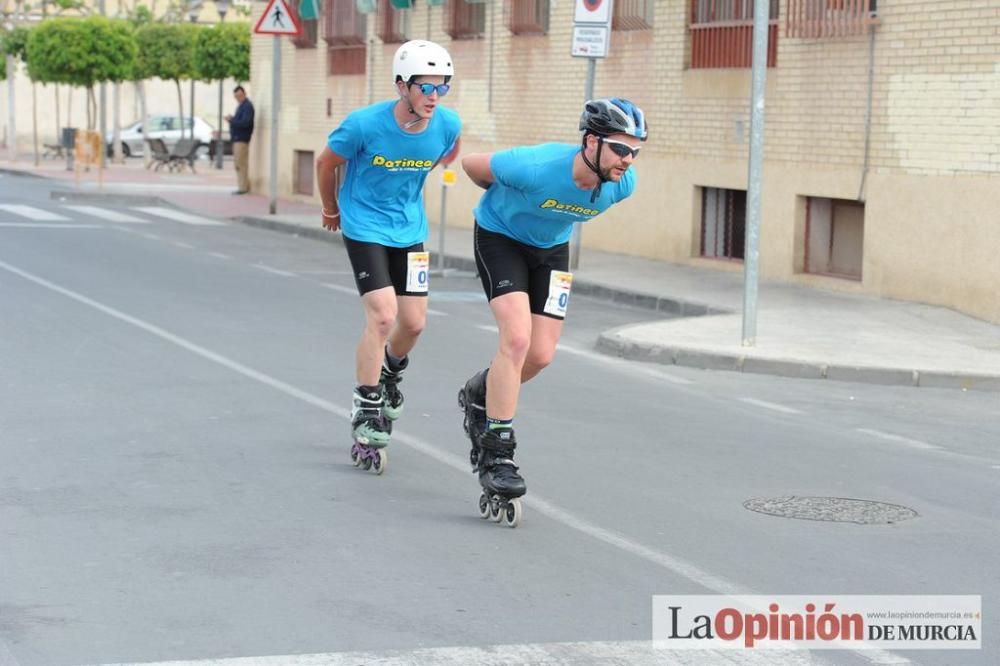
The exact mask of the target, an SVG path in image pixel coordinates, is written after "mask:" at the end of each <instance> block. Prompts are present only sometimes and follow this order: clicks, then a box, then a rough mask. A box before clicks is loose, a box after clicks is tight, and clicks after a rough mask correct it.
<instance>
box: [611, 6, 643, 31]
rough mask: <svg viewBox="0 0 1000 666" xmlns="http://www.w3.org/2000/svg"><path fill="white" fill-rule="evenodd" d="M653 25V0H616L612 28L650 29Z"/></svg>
mask: <svg viewBox="0 0 1000 666" xmlns="http://www.w3.org/2000/svg"><path fill="white" fill-rule="evenodd" d="M652 27H653V0H615V5H614V13H613V15H612V18H611V29H612V30H649V29H650V28H652Z"/></svg>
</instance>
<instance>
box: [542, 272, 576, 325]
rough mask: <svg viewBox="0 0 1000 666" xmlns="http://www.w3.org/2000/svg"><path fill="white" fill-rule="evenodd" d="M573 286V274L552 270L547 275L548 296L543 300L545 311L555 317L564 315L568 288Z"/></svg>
mask: <svg viewBox="0 0 1000 666" xmlns="http://www.w3.org/2000/svg"><path fill="white" fill-rule="evenodd" d="M572 286H573V274H572V273H567V272H565V271H552V273H551V274H550V275H549V297H548V298H547V299H546V300H545V313H546V314H550V315H553V316H556V317H561V318H565V317H566V306H567V305H569V290H570V287H572Z"/></svg>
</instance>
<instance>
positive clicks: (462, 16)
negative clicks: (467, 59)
mask: <svg viewBox="0 0 1000 666" xmlns="http://www.w3.org/2000/svg"><path fill="white" fill-rule="evenodd" d="M446 5H447V6H446V7H445V12H444V31H445V32H446V33H447V34H449V35H451V38H452V39H478V38H480V37H482V36H483V33H485V32H486V4H485V3H483V2H475V3H470V2H467V1H466V0H446Z"/></svg>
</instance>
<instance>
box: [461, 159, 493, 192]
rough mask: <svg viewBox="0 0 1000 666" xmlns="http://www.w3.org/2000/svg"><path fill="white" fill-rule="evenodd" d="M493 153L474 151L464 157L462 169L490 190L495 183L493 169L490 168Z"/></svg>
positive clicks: (476, 182)
mask: <svg viewBox="0 0 1000 666" xmlns="http://www.w3.org/2000/svg"><path fill="white" fill-rule="evenodd" d="M492 157H493V153H472V154H471V155H466V156H465V157H463V158H462V169H463V170H464V171H465V173H466V174H468V176H469V178H470V179H471V180H472V182H473V183H475V184H476V185H478V186H479V187H481V188H483V189H484V190H488V189H489V187H490V185H492V184H493V181H494V178H493V170H492V169H490V158H492Z"/></svg>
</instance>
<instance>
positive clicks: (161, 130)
mask: <svg viewBox="0 0 1000 666" xmlns="http://www.w3.org/2000/svg"><path fill="white" fill-rule="evenodd" d="M190 132H191V117H190V116H184V138H188V137H189V136H190ZM214 132H215V129H214V128H213V127H212V126H211V125H209V124H208V123H207V122H205V121H204V120H202V119H201V118H199V117H197V116H195V119H194V138H195V139H197V140H198V143H199V144H201V146H200V147H201V148H202V150H201V151H199V154H201V153H202V152H204V153H206V154H207V152H208V148H209V146H210V145H211V143H212V140H213V139H212V137H213V134H214ZM145 137H149V138H151V139H163V143H164V144H166V146H167V150H172V149H173V147H174V144H176V143H177V142H178V141H180V140H181V123H180V117H179V116H150V117H149V119H148V120H147V121H146V134H145ZM145 137H144V135H143V133H142V122H140V121H136V122H134V123H132V124H131V125H129V126H128V127H125V128H123V129H122V131H121V142H122V154H123V155H125V157H131V156H132V155H142V154H143V151H144V150H145V147H146V142H145ZM112 141H113V136H112V135H111V134H110V132H109V136H108V138H107V146H108V154H110V153H111V142H112Z"/></svg>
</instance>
